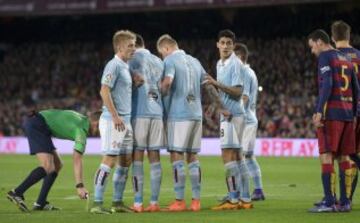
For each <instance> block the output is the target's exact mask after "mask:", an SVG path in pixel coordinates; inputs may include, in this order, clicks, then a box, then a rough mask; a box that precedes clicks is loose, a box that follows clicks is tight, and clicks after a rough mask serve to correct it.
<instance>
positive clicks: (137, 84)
mask: <svg viewBox="0 0 360 223" xmlns="http://www.w3.org/2000/svg"><path fill="white" fill-rule="evenodd" d="M132 80H133V84H134V86H135V87H140V86H141V85H143V84H144V82H145V80H144V78H143V77H142V76H141V75H140V74H138V73H135V74H133V75H132Z"/></svg>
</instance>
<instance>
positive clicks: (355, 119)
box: [353, 116, 357, 130]
mask: <svg viewBox="0 0 360 223" xmlns="http://www.w3.org/2000/svg"><path fill="white" fill-rule="evenodd" d="M353 125H354V127H353V128H354V130H356V125H357V117H356V116H355V117H354V122H353Z"/></svg>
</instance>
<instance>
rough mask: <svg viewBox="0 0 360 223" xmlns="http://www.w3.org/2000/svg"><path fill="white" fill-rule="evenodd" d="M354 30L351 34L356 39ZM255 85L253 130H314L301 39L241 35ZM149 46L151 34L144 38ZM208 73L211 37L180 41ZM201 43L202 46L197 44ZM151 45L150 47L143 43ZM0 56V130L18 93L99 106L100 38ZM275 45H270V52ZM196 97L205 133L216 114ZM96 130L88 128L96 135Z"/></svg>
mask: <svg viewBox="0 0 360 223" xmlns="http://www.w3.org/2000/svg"><path fill="white" fill-rule="evenodd" d="M359 39H360V38H359V37H356V38H355V39H354V41H355V44H358V43H359ZM242 41H243V42H245V43H246V44H247V45H248V47H249V49H250V51H251V55H250V58H249V63H250V64H251V66H252V67H253V69H254V70H255V71H256V73H257V75H258V79H259V84H260V86H262V91H261V92H260V95H259V100H258V106H257V108H258V110H257V115H258V118H259V131H258V136H259V137H286V138H298V137H301V138H302V137H314V136H315V135H314V131H313V128H312V126H311V122H310V121H309V120H310V117H311V114H312V111H313V106H314V103H315V95H316V79H315V78H316V76H315V72H316V65H315V60H313V58H312V56H311V55H310V53H309V49H308V47H307V45H306V44H307V43H306V40H305V39H299V38H281V39H273V40H264V39H260V38H259V39H244V40H242ZM148 45H149V46H154V45H155V43H154V42H149V44H148ZM180 46H181V47H182V48H183V49H185V50H186V51H187V52H189V53H190V54H192V55H195V56H196V57H197V58H199V59H200V61H201V62H202V64H203V66H204V67H205V68H207V69H208V71H209V73H210V74H212V75H215V72H214V71H215V65H216V60H217V58H218V55H217V51H216V47H215V41H214V40H205V41H204V40H201V41H200V40H194V41H188V40H183V41H180ZM204 46H205V47H204ZM150 49H152V50H154V49H153V48H150ZM2 50H3V56H2V60H1V61H0V73H1V74H2V75H1V76H0V92H1V95H2V96H1V99H0V134H1V135H5V136H15V135H22V134H23V133H22V130H21V122H22V118H23V113H24V107H23V106H22V101H21V98H24V97H25V96H26V95H31V97H32V99H34V100H35V101H36V102H38V103H39V106H40V107H41V108H68V109H74V110H76V111H79V112H81V113H84V114H85V113H86V112H89V111H94V110H98V109H100V108H101V100H100V97H99V93H98V92H99V83H100V80H99V79H100V77H101V68H102V67H103V65H104V63H105V61H107V60H108V59H109V58H110V57H111V56H112V49H111V48H110V47H109V46H108V44H107V45H102V44H99V43H94V42H78V43H62V44H56V43H55V44H52V43H30V44H29V43H26V44H22V45H16V46H15V45H6V46H3V47H2ZM274 52H276V53H274ZM207 101H208V100H206V99H204V111H205V114H206V115H205V117H204V128H203V135H204V136H205V137H215V136H217V135H218V126H219V124H218V118H217V116H216V115H215V114H213V113H211V112H210V111H208V110H207V107H208V102H207ZM97 134H98V133H97V132H93V133H92V135H93V136H96V135H97Z"/></svg>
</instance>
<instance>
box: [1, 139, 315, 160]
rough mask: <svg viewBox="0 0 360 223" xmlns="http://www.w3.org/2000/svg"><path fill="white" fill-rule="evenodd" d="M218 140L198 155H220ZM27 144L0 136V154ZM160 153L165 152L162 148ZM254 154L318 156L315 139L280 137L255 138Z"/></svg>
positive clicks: (64, 148)
mask: <svg viewBox="0 0 360 223" xmlns="http://www.w3.org/2000/svg"><path fill="white" fill-rule="evenodd" d="M53 141H54V144H55V147H56V148H57V151H58V152H59V153H60V154H70V153H72V148H73V146H74V142H72V141H68V140H60V139H54V140H53ZM100 145H101V144H100V139H99V138H89V139H88V141H87V145H86V152H85V153H86V154H101V151H100ZM220 152H221V149H220V141H219V139H218V138H203V139H202V144H201V152H200V155H220ZM28 153H29V144H28V141H27V139H26V138H25V137H0V154H28ZM162 154H167V152H166V150H165V149H164V150H162ZM255 155H257V156H287V157H291V156H296V157H315V156H318V144H317V140H316V139H280V138H259V139H257V140H256V145H255Z"/></svg>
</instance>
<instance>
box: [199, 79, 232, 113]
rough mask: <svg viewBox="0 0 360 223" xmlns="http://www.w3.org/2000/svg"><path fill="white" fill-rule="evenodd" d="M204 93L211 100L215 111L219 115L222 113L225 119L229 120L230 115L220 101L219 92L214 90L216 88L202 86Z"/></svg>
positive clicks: (208, 85) (207, 85)
mask: <svg viewBox="0 0 360 223" xmlns="http://www.w3.org/2000/svg"><path fill="white" fill-rule="evenodd" d="M204 89H205V93H206V94H207V95H208V96H209V98H211V99H212V100H213V102H214V104H215V110H216V111H217V112H219V113H222V114H223V115H224V117H225V118H229V117H230V116H231V113H230V112H229V111H228V110H226V109H225V108H224V106H223V104H222V102H221V100H220V97H219V92H218V91H217V90H216V88H215V87H214V86H213V85H211V84H208V83H206V84H204Z"/></svg>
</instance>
